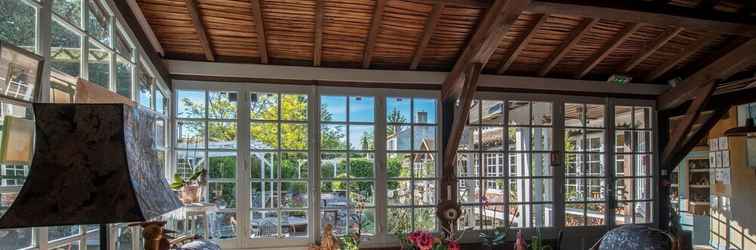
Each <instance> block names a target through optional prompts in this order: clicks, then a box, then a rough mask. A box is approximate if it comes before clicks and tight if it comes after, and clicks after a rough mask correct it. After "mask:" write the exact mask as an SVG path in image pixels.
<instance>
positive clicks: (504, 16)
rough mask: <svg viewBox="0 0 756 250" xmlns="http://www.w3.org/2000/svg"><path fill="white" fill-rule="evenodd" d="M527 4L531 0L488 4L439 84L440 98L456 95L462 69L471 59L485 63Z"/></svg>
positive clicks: (458, 91)
mask: <svg viewBox="0 0 756 250" xmlns="http://www.w3.org/2000/svg"><path fill="white" fill-rule="evenodd" d="M529 4H530V0H496V1H495V2H494V3H493V5H491V7H490V8H489V9H488V10H487V12H486V14H485V16H484V17H483V19H482V20H481V21H480V22H479V23H478V28H477V29H476V30H475V33H474V34H473V36H472V38H471V39H470V41H469V42H468V43H467V46H466V47H465V49H464V50H463V51H462V54H461V55H460V56H459V57H458V58H457V62H456V63H455V64H454V67H453V68H452V71H451V72H449V74H447V76H446V79H445V80H444V82H443V85H442V91H441V92H442V95H443V98H442V99H444V100H445V99H448V98H453V99H456V98H457V97H458V96H459V94H460V93H461V92H462V89H463V85H464V83H463V81H462V78H463V75H464V71H465V70H467V69H468V68H469V66H470V65H471V64H473V63H482V64H483V66H485V64H486V63H487V62H488V60H489V59H491V55H493V53H494V51H496V48H497V47H498V45H499V42H500V41H501V39H502V38H503V37H504V35H506V33H507V32H508V31H509V29H510V28H511V27H512V24H514V22H515V21H516V20H517V17H518V16H520V14H521V13H522V12H523V11H524V10H525V9H527V7H528V5H529Z"/></svg>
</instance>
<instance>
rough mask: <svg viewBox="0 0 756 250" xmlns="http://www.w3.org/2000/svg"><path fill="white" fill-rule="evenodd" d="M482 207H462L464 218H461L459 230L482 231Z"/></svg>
mask: <svg viewBox="0 0 756 250" xmlns="http://www.w3.org/2000/svg"><path fill="white" fill-rule="evenodd" d="M480 217H481V216H480V206H462V216H460V217H459V220H457V221H458V222H457V223H458V229H459V230H465V229H469V230H479V229H481V224H480V222H481V220H480Z"/></svg>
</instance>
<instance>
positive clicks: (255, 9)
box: [251, 0, 269, 64]
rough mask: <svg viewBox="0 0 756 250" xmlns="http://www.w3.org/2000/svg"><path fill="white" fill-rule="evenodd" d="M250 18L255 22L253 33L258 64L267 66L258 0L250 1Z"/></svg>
mask: <svg viewBox="0 0 756 250" xmlns="http://www.w3.org/2000/svg"><path fill="white" fill-rule="evenodd" d="M251 3H252V8H251V10H252V18H253V19H254V20H255V32H256V33H257V51H258V53H259V54H260V63H262V64H268V61H269V58H268V41H267V39H266V38H265V22H264V21H263V16H262V5H261V4H260V0H251Z"/></svg>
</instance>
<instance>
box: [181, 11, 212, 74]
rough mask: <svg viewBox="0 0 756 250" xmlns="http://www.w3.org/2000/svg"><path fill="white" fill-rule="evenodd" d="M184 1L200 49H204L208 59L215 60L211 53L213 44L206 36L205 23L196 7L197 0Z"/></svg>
mask: <svg viewBox="0 0 756 250" xmlns="http://www.w3.org/2000/svg"><path fill="white" fill-rule="evenodd" d="M184 2H185V3H186V9H187V10H188V11H189V15H190V16H191V17H192V24H193V25H194V30H195V31H197V37H198V38H199V40H200V45H202V50H204V51H205V58H207V60H208V61H215V54H214V53H213V46H212V45H211V44H210V39H208V37H207V30H206V29H205V24H204V23H203V21H202V15H201V14H200V13H199V10H198V9H197V0H184Z"/></svg>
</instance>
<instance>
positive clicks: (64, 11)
mask: <svg viewBox="0 0 756 250" xmlns="http://www.w3.org/2000/svg"><path fill="white" fill-rule="evenodd" d="M52 7H53V12H55V14H58V15H60V16H61V17H62V18H63V19H65V20H66V21H68V22H69V23H71V24H73V25H76V26H77V27H78V26H81V0H53V5H52Z"/></svg>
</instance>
